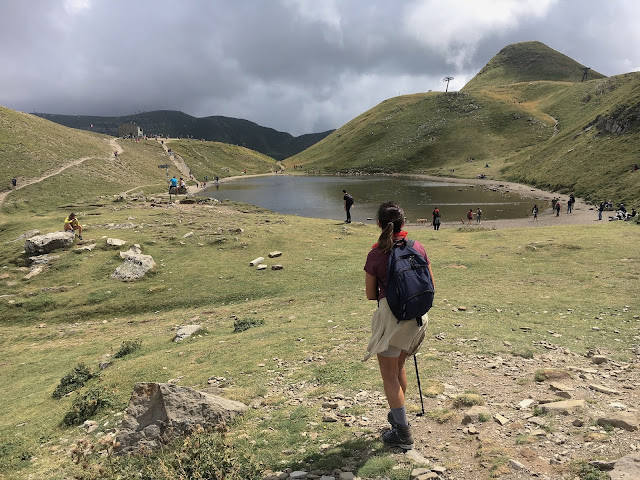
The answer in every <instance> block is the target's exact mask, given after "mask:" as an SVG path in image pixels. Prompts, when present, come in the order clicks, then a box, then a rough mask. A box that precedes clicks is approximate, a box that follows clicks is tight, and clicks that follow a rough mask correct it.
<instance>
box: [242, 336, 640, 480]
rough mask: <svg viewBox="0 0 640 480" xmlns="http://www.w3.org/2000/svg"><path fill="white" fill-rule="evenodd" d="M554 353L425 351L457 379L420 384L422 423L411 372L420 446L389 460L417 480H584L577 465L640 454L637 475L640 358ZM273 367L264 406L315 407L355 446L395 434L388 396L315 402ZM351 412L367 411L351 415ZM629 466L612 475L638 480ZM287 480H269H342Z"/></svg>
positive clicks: (279, 366)
mask: <svg viewBox="0 0 640 480" xmlns="http://www.w3.org/2000/svg"><path fill="white" fill-rule="evenodd" d="M442 341H445V340H442ZM547 348H548V353H546V354H543V355H540V356H539V357H537V358H522V357H519V356H511V355H508V356H503V357H500V356H497V357H494V356H486V355H481V354H478V355H468V354H463V353H460V352H449V353H442V352H441V351H436V350H435V349H430V350H425V352H424V353H423V354H422V355H419V356H418V358H419V362H420V364H423V366H424V365H426V363H428V362H429V357H430V355H436V354H437V356H438V359H439V360H444V361H445V362H447V363H448V364H450V365H451V368H452V373H451V374H448V375H447V376H446V377H443V378H439V379H424V378H423V379H422V382H423V392H424V393H425V398H424V404H425V405H424V407H425V411H426V412H427V413H426V415H425V416H417V415H416V413H415V412H416V411H419V408H418V407H419V406H420V400H419V396H418V392H417V387H416V383H415V376H414V374H413V372H412V371H413V368H411V369H410V374H409V377H410V378H409V391H408V399H409V400H408V402H407V405H409V408H410V410H411V411H412V412H413V413H411V414H410V415H409V417H410V422H411V424H412V428H413V434H414V438H415V441H416V443H415V446H414V449H413V450H412V451H410V452H403V451H400V450H397V451H395V452H393V453H392V455H393V456H394V457H395V459H396V461H397V462H398V464H399V465H406V466H409V465H411V464H413V465H414V466H415V463H417V464H419V465H420V464H422V465H425V466H427V467H428V468H427V469H426V471H425V472H423V474H425V475H427V473H426V472H430V475H431V476H424V477H421V476H419V475H415V476H413V477H412V478H416V479H422V478H425V479H426V478H441V479H449V480H454V479H455V480H486V479H490V478H501V479H508V480H515V479H533V478H537V479H547V480H555V479H561V478H577V477H575V476H573V475H571V471H572V469H573V468H575V465H576V464H579V463H581V462H591V463H592V465H595V466H596V467H597V468H599V469H602V470H605V469H611V468H614V467H615V466H616V463H617V461H618V459H621V458H622V457H625V456H628V455H638V459H637V462H639V466H640V433H639V431H638V425H639V421H640V420H639V417H638V405H639V401H640V396H639V393H638V385H639V382H640V370H639V368H638V367H639V366H640V362H639V361H638V359H639V358H640V357H638V356H635V358H634V359H633V360H632V361H631V362H630V363H625V362H619V361H615V360H614V359H612V358H610V357H609V356H608V355H607V354H606V352H590V353H589V354H587V356H582V355H578V354H575V353H572V352H571V351H569V350H567V349H564V348H561V347H556V346H554V345H553V344H551V343H549V344H548V345H547ZM637 353H638V354H640V351H639V352H637ZM322 360H323V359H322V358H321V357H319V358H314V359H312V360H311V361H314V362H321V361H322ZM305 361H309V359H307V360H305ZM273 362H274V365H268V370H267V371H268V372H270V376H271V378H266V379H265V382H266V386H267V387H268V388H269V394H267V396H266V397H267V398H268V397H269V396H270V395H274V396H284V397H285V398H287V401H286V403H287V404H288V405H304V406H307V407H311V408H316V409H318V410H319V412H320V415H321V417H322V418H323V422H324V423H325V424H326V425H330V424H331V423H335V422H341V423H343V424H345V425H346V426H349V427H351V428H350V431H351V432H352V433H351V435H352V437H353V438H367V439H371V440H374V439H378V438H379V437H380V435H381V433H382V432H383V431H384V430H385V429H387V428H388V427H389V426H388V424H387V422H386V414H387V406H386V400H385V396H384V393H383V392H382V391H368V390H361V391H358V392H357V393H356V394H355V395H342V394H334V395H330V394H329V395H325V396H323V397H320V398H313V397H310V396H308V392H310V391H311V390H313V389H314V388H315V387H316V386H315V385H312V384H308V383H305V382H302V383H300V384H295V385H292V384H290V383H288V382H287V376H288V375H287V371H288V370H295V369H296V368H297V367H296V365H294V364H287V363H285V362H282V361H280V360H278V359H273ZM469 392H474V393H469ZM462 399H463V400H464V401H462ZM258 402H259V403H260V404H259V405H253V407H254V408H261V409H266V410H269V409H272V408H276V407H273V406H269V405H268V402H267V401H264V400H263V401H258ZM472 404H475V406H474V405H472ZM350 407H358V408H360V409H362V408H364V409H365V410H366V412H365V413H364V414H362V415H353V414H350V413H345V412H347V411H348V409H349V408H350ZM327 428H330V427H327ZM313 435H315V436H316V437H317V434H311V433H309V434H308V435H307V437H305V435H304V433H303V437H304V438H308V439H310V440H306V441H314V438H313ZM346 440H347V439H345V441H346ZM315 441H318V442H322V439H321V438H319V437H318V438H317V439H316V440H315ZM302 443H304V442H302ZM332 447H334V445H327V446H326V448H332ZM298 448H304V447H303V446H302V445H298ZM362 460H363V459H362V458H351V459H349V458H346V459H345V463H344V466H343V467H342V472H349V473H351V474H353V472H355V471H357V468H358V464H359V463H361V462H362ZM623 463H625V462H624V461H620V462H619V464H618V466H617V467H615V468H616V469H617V470H618V472H620V471H622V470H624V471H625V472H627V473H626V474H627V475H631V476H627V477H625V476H621V477H613V478H629V479H630V478H640V476H634V475H635V474H638V473H639V472H638V470H635V473H633V472H634V470H626V469H627V468H628V467H626V466H624V465H623ZM631 463H632V464H633V463H634V462H633V461H632V462H631ZM596 467H594V468H596ZM629 471H631V472H632V473H631V474H629V473H628V472H629ZM283 473H284V476H281V475H282V474H283ZM286 473H287V472H267V476H266V477H265V478H281V479H282V478H322V476H326V477H334V478H343V477H342V476H340V472H336V471H333V472H321V471H314V470H313V469H309V471H308V472H307V473H308V474H309V476H308V477H307V476H302V474H301V473H299V472H298V474H299V476H297V477H295V476H291V475H293V473H295V472H289V473H290V474H291V475H290V476H287V475H286ZM344 478H347V476H345V477H344ZM350 478H354V477H353V476H351V477H350Z"/></svg>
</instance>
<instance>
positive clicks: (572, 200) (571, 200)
mask: <svg viewBox="0 0 640 480" xmlns="http://www.w3.org/2000/svg"><path fill="white" fill-rule="evenodd" d="M574 203H576V197H574V196H573V193H572V194H571V195H569V201H568V202H567V213H571V212H572V211H573V204H574Z"/></svg>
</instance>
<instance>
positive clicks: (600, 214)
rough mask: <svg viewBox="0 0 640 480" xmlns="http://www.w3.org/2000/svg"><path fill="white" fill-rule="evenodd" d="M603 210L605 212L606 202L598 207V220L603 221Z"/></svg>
mask: <svg viewBox="0 0 640 480" xmlns="http://www.w3.org/2000/svg"><path fill="white" fill-rule="evenodd" d="M603 210H604V202H600V205H598V220H602V211H603Z"/></svg>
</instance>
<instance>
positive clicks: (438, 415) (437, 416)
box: [427, 410, 456, 424]
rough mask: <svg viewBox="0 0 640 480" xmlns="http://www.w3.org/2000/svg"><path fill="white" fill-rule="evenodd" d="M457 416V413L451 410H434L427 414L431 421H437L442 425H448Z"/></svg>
mask: <svg viewBox="0 0 640 480" xmlns="http://www.w3.org/2000/svg"><path fill="white" fill-rule="evenodd" d="M455 416H456V413H455V412H453V411H451V410H432V411H430V412H427V417H428V418H430V419H431V420H435V421H436V422H438V423H440V424H443V423H447V422H448V421H449V420H451V419H452V418H454V417H455Z"/></svg>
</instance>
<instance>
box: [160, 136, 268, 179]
mask: <svg viewBox="0 0 640 480" xmlns="http://www.w3.org/2000/svg"><path fill="white" fill-rule="evenodd" d="M169 145H170V146H171V148H172V149H173V151H174V152H176V153H177V154H178V155H180V156H181V157H182V158H183V159H184V160H185V162H186V163H187V165H189V168H191V171H192V172H193V174H194V175H195V176H196V178H198V179H200V180H202V179H204V177H205V175H206V176H207V177H208V178H209V180H212V179H213V178H214V177H215V176H218V177H220V178H225V177H230V176H234V175H241V174H243V173H244V171H245V169H246V172H247V174H248V175H252V174H257V173H267V172H275V171H276V170H280V166H279V165H278V164H277V162H276V161H275V160H274V159H273V158H271V157H269V156H267V155H263V154H261V153H258V152H255V151H253V150H249V149H248V148H244V147H238V146H236V145H229V144H228V143H220V142H201V141H197V140H171V141H170V142H169Z"/></svg>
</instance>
